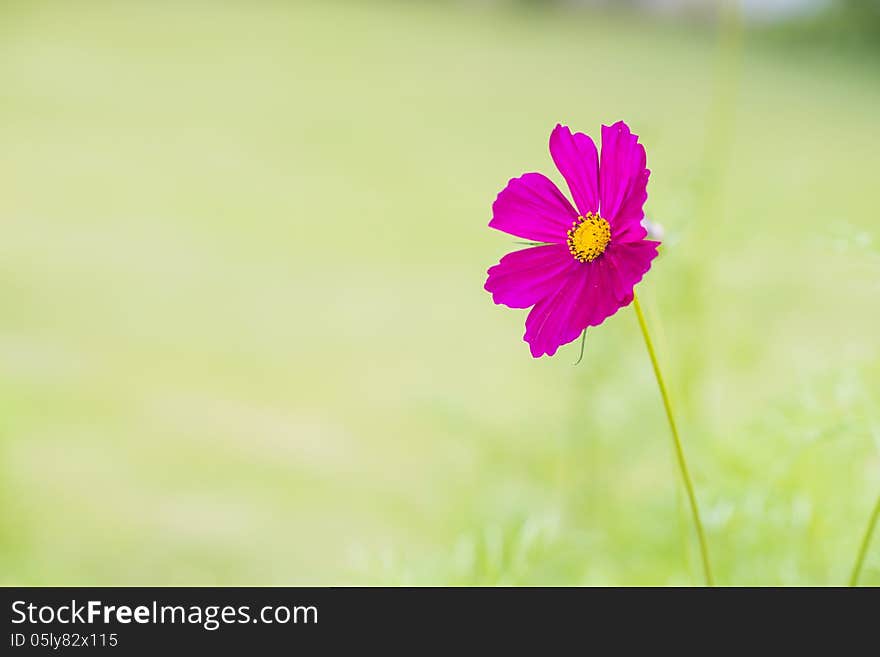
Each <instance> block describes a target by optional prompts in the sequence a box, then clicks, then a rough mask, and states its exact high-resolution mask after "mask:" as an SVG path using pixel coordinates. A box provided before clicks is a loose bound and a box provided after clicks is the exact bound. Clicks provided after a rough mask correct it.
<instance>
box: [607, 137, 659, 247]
mask: <svg viewBox="0 0 880 657" xmlns="http://www.w3.org/2000/svg"><path fill="white" fill-rule="evenodd" d="M645 165H646V156H645V148H644V146H642V145H641V144H639V138H638V136H637V135H634V134H632V133H631V132H630V130H629V127H628V126H627V125H626V123H624V122H623V121H618V122H617V123H615V124H614V125H612V126H604V125H603V126H602V154H601V158H600V165H599V198H600V214H601V215H602V216H603V217H604V218H605V219H607V220H608V222H609V223H610V224H611V228H612V231H613V234H614V236H615V238H616V239H618V240H621V239H622V240H623V241H631V240H632V239H639V237H636V235H638V234H639V230H638V227H634V226H633V224H638V223H639V222H641V220H642V219H643V218H644V211H643V206H644V204H645V200H646V199H647V198H648V194H647V185H648V176H649V175H650V171H649V170H648V169H646V168H645ZM631 231H632V232H631Z"/></svg>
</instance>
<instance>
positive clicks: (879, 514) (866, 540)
mask: <svg viewBox="0 0 880 657" xmlns="http://www.w3.org/2000/svg"><path fill="white" fill-rule="evenodd" d="M878 518H880V495H878V496H877V503H876V504H874V511H873V512H872V513H871V519H870V520H868V527H867V528H866V529H865V535H864V536H863V537H862V545H861V546H860V547H859V556H857V557H856V563H855V565H854V566H853V571H852V575H851V576H850V578H849V585H850V586H856V585H857V584H858V583H859V574H861V572H862V566H863V565H864V564H865V557H866V556H867V554H868V546H870V545H871V535H872V534H873V533H874V527H876V526H877V519H878Z"/></svg>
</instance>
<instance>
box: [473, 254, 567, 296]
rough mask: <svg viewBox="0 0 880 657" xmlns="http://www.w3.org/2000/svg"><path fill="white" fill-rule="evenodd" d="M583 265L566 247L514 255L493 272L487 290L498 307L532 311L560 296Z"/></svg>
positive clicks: (494, 268)
mask: <svg viewBox="0 0 880 657" xmlns="http://www.w3.org/2000/svg"><path fill="white" fill-rule="evenodd" d="M579 264H580V263H578V262H577V261H576V260H574V258H572V257H571V254H569V252H568V248H567V247H566V245H564V244H549V245H546V246H535V247H532V248H530V249H523V250H521V251H514V252H512V253H508V254H507V255H506V256H504V257H503V258H501V262H499V263H498V264H497V265H495V266H493V267H490V268H489V277H488V278H487V279H486V285H485V288H486V290H488V291H489V292H491V293H492V299H493V300H494V301H495V303H498V304H502V303H503V304H504V305H505V306H510V307H511V308H528V307H529V306H533V305H534V304H536V303H537V302H538V301H540V300H541V299H544V298H545V297H547V296H549V295H551V294H553V293H554V292H556V290H558V289H559V288H560V287H561V286H562V283H563V282H564V278H565V276H566V275H567V274H568V273H570V272H571V271H572V270H573V269H575V268H576V267H577V266H578V265H579Z"/></svg>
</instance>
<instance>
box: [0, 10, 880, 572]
mask: <svg viewBox="0 0 880 657" xmlns="http://www.w3.org/2000/svg"><path fill="white" fill-rule="evenodd" d="M752 4H754V3H752ZM823 11H824V10H823ZM827 11H830V12H836V13H834V18H833V20H832V18H831V17H830V16H831V14H822V15H820V14H812V15H810V16H806V17H803V18H795V19H793V20H789V21H784V22H781V23H780V22H773V23H770V22H768V21H767V20H764V19H763V18H760V17H759V20H758V23H756V24H751V23H749V24H748V25H744V22H745V19H744V17H743V15H742V14H741V13H739V12H737V11H734V10H732V9H731V10H729V11H726V12H723V11H722V12H721V13H720V15H718V14H717V13H716V14H714V18H713V13H712V12H708V13H707V12H705V11H698V12H696V13H695V14H681V13H669V12H666V13H662V14H654V13H644V12H625V11H609V10H608V9H607V7H606V8H605V9H596V8H593V7H572V6H566V7H557V6H549V5H547V4H546V3H536V2H519V3H516V2H514V3H509V2H495V3H465V2H443V3H412V2H382V1H380V2H369V3H368V2H354V1H350V2H344V1H333V2H295V3H293V2H291V3H285V2H257V3H245V2H149V3H147V2H109V1H107V2H37V1H17V2H16V1H10V0H4V1H3V2H2V4H0V221H2V235H0V309H2V312H0V404H2V405H0V429H2V433H0V446H2V449H0V473H2V479H0V583H2V584H7V585H9V584H87V585H109V584H116V585H121V584H152V585H172V584H200V585H212V584H691V583H699V582H700V581H701V576H700V565H699V560H698V554H697V552H696V544H695V542H694V538H693V535H692V530H691V526H690V520H689V516H688V511H687V507H686V505H685V499H684V496H683V493H682V491H681V489H680V486H679V483H678V472H677V470H676V468H675V465H674V461H673V456H672V450H671V443H670V439H669V435H668V431H667V428H666V425H665V420H664V416H663V410H662V406H661V404H660V399H659V396H658V393H657V390H656V387H655V384H654V381H653V378H652V374H651V371H650V365H649V362H648V360H647V357H646V354H645V350H644V346H643V343H642V341H641V336H640V334H639V333H638V327H637V323H636V319H635V317H634V314H633V312H632V309H631V308H626V309H624V310H622V311H621V312H620V313H618V314H617V315H616V316H614V317H613V318H611V319H610V320H609V321H608V322H607V323H606V324H605V325H603V326H602V327H600V328H599V329H596V330H593V331H591V332H590V335H589V336H588V340H587V347H586V353H585V356H584V360H583V362H582V363H581V364H580V365H579V366H577V367H573V366H572V363H573V362H574V360H575V359H576V357H577V345H571V346H569V347H565V348H563V349H562V350H560V353H559V355H558V356H557V357H555V358H553V359H547V358H545V359H542V360H539V361H535V360H533V359H532V358H531V357H530V356H529V353H528V349H527V345H526V344H525V343H524V342H522V341H521V336H522V333H523V330H524V329H523V320H524V317H525V313H524V312H522V311H512V310H509V309H506V308H502V307H496V306H494V305H493V304H492V302H491V299H490V297H489V295H488V294H487V293H486V292H484V291H483V289H482V286H483V282H484V278H485V270H486V269H487V267H489V266H490V265H492V264H493V263H494V262H496V261H497V259H498V258H499V257H500V256H501V255H503V254H504V253H505V252H507V251H509V250H512V249H514V248H516V245H514V244H513V240H512V239H511V238H509V237H508V236H505V235H502V234H500V233H496V232H494V231H491V230H489V229H488V228H487V227H486V223H487V222H488V220H489V218H490V208H491V203H492V201H493V200H494V197H495V194H496V193H497V192H498V191H499V190H500V189H501V188H502V187H503V186H504V184H505V183H506V182H507V180H508V178H510V177H512V176H515V175H519V174H520V173H521V172H523V171H532V170H539V171H543V172H546V173H548V174H550V175H551V177H553V178H554V179H555V180H557V181H558V180H560V178H559V176H558V175H557V174H556V172H555V171H554V170H553V168H552V162H551V160H550V157H549V154H548V152H547V146H546V144H547V138H548V136H549V133H550V130H551V128H552V127H553V126H554V125H555V123H556V122H557V121H562V122H565V123H568V124H569V125H571V126H572V127H573V128H576V129H579V130H582V131H585V132H588V133H592V134H594V135H596V134H598V130H599V125H600V124H601V123H602V122H605V123H609V122H612V121H616V120H618V119H625V120H626V121H627V122H629V124H630V125H631V126H632V128H633V130H634V131H635V132H636V133H638V134H639V135H641V139H642V141H643V142H644V143H645V144H646V146H647V150H648V163H649V166H650V167H651V169H652V170H653V174H652V178H651V184H650V186H649V190H648V191H649V200H648V204H647V211H648V214H649V216H650V217H652V218H653V219H655V220H657V221H659V222H660V223H662V225H663V226H664V228H665V231H666V240H665V245H666V246H665V249H664V252H663V254H662V256H661V257H660V258H659V259H658V260H657V261H656V262H655V265H654V268H653V269H652V272H651V274H650V276H649V277H648V278H647V279H646V281H645V282H644V283H643V284H642V285H641V286H640V288H639V290H640V294H641V297H642V300H643V304H644V305H645V306H646V310H647V311H648V313H649V320H650V322H651V323H652V325H653V330H654V332H655V339H656V341H657V342H658V348H659V351H660V355H661V358H662V360H663V363H664V366H665V368H666V371H667V376H668V377H669V379H670V383H671V385H672V389H673V396H674V398H675V401H676V405H677V412H678V414H679V416H680V417H679V420H680V423H681V430H682V437H683V440H684V443H685V448H686V451H687V453H688V456H689V459H690V464H691V468H692V471H693V474H694V478H695V481H696V486H697V492H698V496H699V499H700V502H701V505H702V509H703V513H704V520H705V522H706V525H707V531H708V538H709V542H710V550H711V554H712V557H713V560H714V565H715V569H716V576H717V579H718V581H719V583H721V584H819V585H821V584H839V583H844V582H845V581H846V579H847V577H848V575H849V570H850V568H851V567H852V563H853V560H854V558H855V553H856V548H857V545H858V542H859V540H860V539H861V536H862V533H863V531H864V527H865V523H866V522H867V518H868V514H869V510H870V508H871V506H872V504H873V501H874V499H875V498H876V496H877V494H878V493H880V392H878V391H880V349H878V334H880V304H878V298H880V244H878V240H880V233H878V213H877V205H876V197H877V188H878V171H880V156H878V146H880V127H878V108H880V56H878V49H877V48H876V45H877V39H876V36H877V32H872V31H870V30H868V31H866V30H865V26H866V25H868V23H867V22H866V21H865V20H863V19H859V20H858V21H856V22H855V24H856V25H857V26H858V28H859V29H858V31H857V32H858V37H856V36H853V38H851V39H850V38H848V37H847V36H846V35H847V34H850V33H848V32H846V31H844V32H841V31H840V29H839V27H840V25H841V24H843V23H841V20H840V16H843V15H845V14H846V11H845V8H844V7H843V6H842V5H841V6H840V7H836V8H831V9H828V10H827ZM825 15H827V16H829V18H828V20H827V21H826V20H825V19H824V18H823V16H825ZM768 20H769V19H768ZM826 23H827V24H828V25H834V26H835V28H834V29H833V30H828V31H823V30H822V26H823V25H824V24H826ZM875 25H876V23H875ZM852 34H854V35H855V34H856V33H855V32H853V33H852ZM862 582H863V583H873V584H880V542H878V541H875V543H874V545H873V546H872V548H871V551H870V553H869V556H868V560H867V562H866V567H865V571H864V573H863V577H862Z"/></svg>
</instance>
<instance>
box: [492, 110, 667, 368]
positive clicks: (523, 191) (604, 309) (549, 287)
mask: <svg viewBox="0 0 880 657" xmlns="http://www.w3.org/2000/svg"><path fill="white" fill-rule="evenodd" d="M550 155H551V156H552V157H553V162H554V163H555V164H556V167H557V168H558V169H559V173H561V174H562V177H563V178H565V182H566V183H568V189H569V190H570V191H571V195H572V198H573V199H574V203H575V206H576V207H577V210H575V208H574V207H572V205H571V203H569V201H568V199H567V198H566V197H565V196H564V195H563V193H562V192H560V191H559V188H558V187H556V185H554V184H553V182H552V181H551V180H550V179H549V178H547V177H546V176H544V175H542V174H540V173H526V174H524V175H522V176H520V177H519V178H513V179H512V180H511V181H510V182H509V183H508V184H507V187H505V188H504V189H503V190H502V191H501V193H500V194H498V198H497V199H496V200H495V203H494V204H493V205H492V221H490V222H489V226H490V227H492V228H495V229H497V230H500V231H503V232H505V233H509V234H511V235H515V236H517V237H521V238H523V239H526V240H531V241H534V242H535V243H536V244H537V245H536V246H533V247H531V248H528V249H522V250H521V251H514V252H513V253H508V254H507V255H506V256H504V257H503V258H501V262H499V263H498V264H497V265H495V266H494V267H491V268H490V269H489V272H488V274H489V278H488V279H487V280H486V285H485V287H486V290H488V291H489V292H491V293H492V299H493V300H494V301H495V303H497V304H504V305H506V306H509V307H511V308H529V307H531V306H533V308H532V310H531V312H529V316H528V317H527V318H526V333H525V335H524V336H523V339H524V340H525V341H526V342H528V343H529V347H530V349H531V352H532V356H534V357H535V358H539V357H540V356H542V355H544V354H547V355H548V356H552V355H553V354H555V353H556V350H557V349H558V348H559V347H560V346H561V345H564V344H567V343H569V342H571V341H572V340H574V339H575V338H577V337H578V336H579V335H580V334H581V333H582V332H583V331H584V330H585V329H586V328H587V327H588V326H598V325H599V324H601V323H602V322H603V321H604V320H605V319H606V318H607V317H610V316H611V315H613V314H614V313H615V312H617V310H618V309H620V308H622V307H624V306H626V305H628V304H629V303H630V302H631V301H632V300H633V287H634V286H635V285H636V283H638V282H639V281H640V280H642V276H644V274H645V273H646V272H647V271H648V270H649V269H650V268H651V260H653V259H654V258H655V257H656V256H657V247H658V246H659V244H660V242H654V241H650V240H646V239H645V237H646V235H647V233H646V231H645V229H644V227H643V226H642V223H641V222H642V219H643V217H644V212H643V210H642V206H643V205H644V204H645V200H646V199H647V198H648V193H647V185H648V176H649V175H650V173H651V172H650V171H649V170H648V169H646V168H645V164H646V158H645V147H644V146H642V145H641V144H639V138H638V136H637V135H634V134H632V133H631V132H630V130H629V127H628V126H627V125H626V124H625V123H624V122H623V121H619V122H617V123H615V124H614V125H612V126H605V125H603V126H602V155H601V158H600V156H599V155H598V153H597V152H596V146H595V144H594V143H593V140H592V139H590V138H589V137H588V136H587V135H585V134H583V133H580V132H576V133H574V134H572V133H571V130H569V129H568V128H567V127H566V126H563V125H557V126H556V128H555V129H554V130H553V132H552V134H551V135H550Z"/></svg>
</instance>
